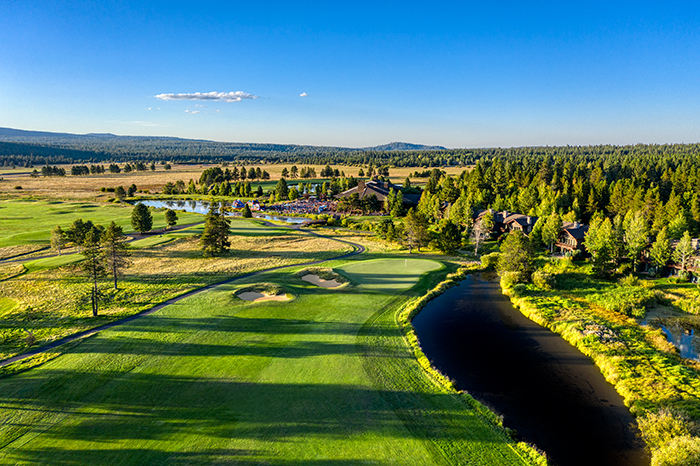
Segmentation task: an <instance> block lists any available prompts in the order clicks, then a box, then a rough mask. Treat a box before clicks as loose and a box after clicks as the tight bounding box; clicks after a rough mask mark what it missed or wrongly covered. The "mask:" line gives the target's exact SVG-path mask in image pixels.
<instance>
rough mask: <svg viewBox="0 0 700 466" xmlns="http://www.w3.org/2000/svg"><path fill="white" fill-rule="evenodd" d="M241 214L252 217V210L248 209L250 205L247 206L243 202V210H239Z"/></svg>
mask: <svg viewBox="0 0 700 466" xmlns="http://www.w3.org/2000/svg"><path fill="white" fill-rule="evenodd" d="M241 216H242V217H243V218H253V212H251V211H250V207H248V204H245V205H244V206H243V211H242V212H241Z"/></svg>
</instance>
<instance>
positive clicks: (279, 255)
mask: <svg viewBox="0 0 700 466" xmlns="http://www.w3.org/2000/svg"><path fill="white" fill-rule="evenodd" d="M233 224H234V228H233V229H232V232H233V235H232V236H231V238H230V240H231V244H232V249H231V251H230V253H229V254H228V255H226V256H223V257H220V258H207V257H205V256H204V255H203V254H202V252H201V250H200V248H199V244H198V238H197V237H193V236H184V237H181V238H179V239H177V240H173V241H171V240H172V238H169V237H168V236H169V235H167V236H164V237H160V236H153V237H149V238H146V239H144V240H140V241H139V242H140V243H141V244H140V247H137V248H134V249H133V256H132V257H131V259H132V261H133V265H132V266H131V267H130V268H128V269H126V271H125V276H124V277H123V278H122V279H120V281H119V290H117V291H115V290H113V289H112V287H111V282H110V279H109V278H105V279H104V280H103V281H102V285H101V289H102V292H103V293H104V301H103V302H102V304H101V305H100V315H99V316H98V317H97V318H93V317H91V314H90V310H89V306H88V301H87V298H86V297H87V293H88V291H89V283H88V281H87V279H86V278H84V277H83V276H82V275H81V274H80V273H79V272H78V271H77V270H76V268H75V266H74V264H75V263H76V262H78V261H80V260H81V259H82V256H81V255H78V254H73V255H63V256H60V257H51V258H47V259H39V260H35V261H32V262H29V263H27V264H26V269H27V273H24V274H22V275H20V276H18V277H16V278H11V279H9V280H6V281H4V282H2V286H1V287H0V297H6V298H9V299H12V300H14V301H16V302H17V303H18V306H17V307H16V308H15V309H14V310H13V311H12V312H10V313H8V314H7V315H6V316H5V317H4V318H3V320H2V321H0V359H5V358H7V357H10V356H12V355H14V354H17V353H20V352H22V351H25V350H26V349H27V343H26V342H25V337H26V331H27V330H28V331H31V332H32V333H33V334H34V335H35V336H36V338H37V344H39V345H41V344H44V343H47V342H49V341H52V340H55V339H57V338H60V337H63V336H66V335H70V334H73V333H76V332H78V331H81V330H85V329H87V328H91V327H94V326H97V325H101V324H104V323H107V322H110V321H113V320H115V319H119V318H122V317H125V316H127V315H130V314H134V313H136V312H140V311H143V310H145V309H149V308H150V307H152V306H155V305H156V304H158V303H161V302H163V301H166V300H168V299H170V298H172V297H175V296H178V295H180V294H182V293H184V292H186V291H189V290H192V289H194V288H199V287H202V286H206V285H209V284H212V283H217V282H221V281H223V280H226V279H227V278H231V277H235V276H237V275H241V274H245V273H248V272H251V271H254V270H261V269H266V268H270V267H276V266H281V265H292V264H299V263H304V262H309V261H312V260H318V259H325V258H329V257H335V256H337V255H339V254H341V253H342V252H349V251H350V250H351V249H352V248H351V247H350V246H348V245H343V244H341V243H337V242H334V241H331V240H328V239H325V238H318V237H313V236H309V235H306V234H304V233H302V232H295V231H291V230H289V229H287V228H284V229H282V230H280V231H279V233H281V234H276V232H277V229H270V235H269V236H264V235H262V231H263V230H264V227H261V226H260V225H258V224H255V223H253V222H247V221H237V222H233ZM251 232H255V234H251ZM237 233H243V235H238V234H237ZM162 241H168V242H166V243H165V244H161V242H162ZM139 242H137V243H139ZM18 267H21V266H15V268H18ZM12 271H14V269H12V270H11V271H10V270H8V273H9V272H12ZM18 271H19V272H21V270H18Z"/></svg>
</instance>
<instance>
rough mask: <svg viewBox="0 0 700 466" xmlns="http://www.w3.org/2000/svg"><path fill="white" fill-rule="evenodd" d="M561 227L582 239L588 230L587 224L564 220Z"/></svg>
mask: <svg viewBox="0 0 700 466" xmlns="http://www.w3.org/2000/svg"><path fill="white" fill-rule="evenodd" d="M561 229H562V231H565V232H566V233H568V234H570V235H571V236H573V237H574V238H576V239H584V238H585V236H586V232H587V231H588V225H584V224H583V223H579V222H564V223H562V226H561Z"/></svg>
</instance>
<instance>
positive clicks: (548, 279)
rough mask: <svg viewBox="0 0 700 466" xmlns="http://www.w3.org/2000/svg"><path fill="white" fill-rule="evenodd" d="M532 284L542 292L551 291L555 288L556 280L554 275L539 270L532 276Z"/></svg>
mask: <svg viewBox="0 0 700 466" xmlns="http://www.w3.org/2000/svg"><path fill="white" fill-rule="evenodd" d="M532 283H534V284H535V286H536V287H537V288H540V289H542V290H552V289H554V287H555V286H556V283H557V280H556V277H555V275H553V274H551V273H549V272H545V271H544V270H542V269H539V270H536V271H535V273H533V274H532Z"/></svg>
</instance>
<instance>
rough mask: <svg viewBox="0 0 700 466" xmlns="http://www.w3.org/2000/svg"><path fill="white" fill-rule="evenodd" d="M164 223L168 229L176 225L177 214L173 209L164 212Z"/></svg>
mask: <svg viewBox="0 0 700 466" xmlns="http://www.w3.org/2000/svg"><path fill="white" fill-rule="evenodd" d="M165 223H167V224H168V229H170V228H172V227H174V226H175V225H177V212H175V211H174V210H173V209H168V210H166V211H165Z"/></svg>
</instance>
